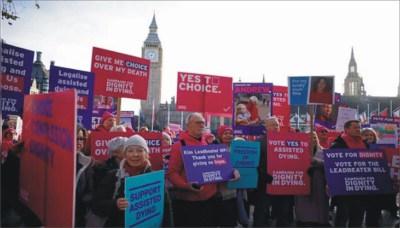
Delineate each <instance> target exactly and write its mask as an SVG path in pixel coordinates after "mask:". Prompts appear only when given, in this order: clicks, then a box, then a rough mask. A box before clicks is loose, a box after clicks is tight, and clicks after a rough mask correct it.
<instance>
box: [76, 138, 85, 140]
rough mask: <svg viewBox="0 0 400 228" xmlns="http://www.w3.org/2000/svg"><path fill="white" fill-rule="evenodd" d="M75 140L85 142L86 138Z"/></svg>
mask: <svg viewBox="0 0 400 228" xmlns="http://www.w3.org/2000/svg"><path fill="white" fill-rule="evenodd" d="M76 140H78V141H85V140H86V138H76Z"/></svg>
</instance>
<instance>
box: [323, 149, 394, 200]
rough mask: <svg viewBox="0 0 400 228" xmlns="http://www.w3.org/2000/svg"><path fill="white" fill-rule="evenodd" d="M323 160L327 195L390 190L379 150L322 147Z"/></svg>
mask: <svg viewBox="0 0 400 228" xmlns="http://www.w3.org/2000/svg"><path fill="white" fill-rule="evenodd" d="M324 161H325V174H326V180H327V182H328V186H329V193H330V195H367V194H391V193H393V189H392V181H391V178H390V174H389V168H388V163H387V160H386V158H385V154H384V152H383V151H382V150H371V149H370V150H368V149H351V150H349V149H340V150H338V149H334V150H324Z"/></svg>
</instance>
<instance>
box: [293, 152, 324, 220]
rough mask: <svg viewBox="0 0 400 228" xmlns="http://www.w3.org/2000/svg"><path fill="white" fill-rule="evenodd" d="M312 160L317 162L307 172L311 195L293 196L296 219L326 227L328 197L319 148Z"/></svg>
mask: <svg viewBox="0 0 400 228" xmlns="http://www.w3.org/2000/svg"><path fill="white" fill-rule="evenodd" d="M314 158H315V159H316V160H317V161H316V164H314V165H313V166H311V167H310V169H309V170H308V171H309V172H308V174H309V175H310V176H311V193H310V195H297V196H295V201H294V202H295V213H296V219H297V220H298V221H300V222H313V223H318V224H321V225H322V224H325V225H326V224H328V223H329V196H328V195H327V194H326V191H325V185H326V179H325V172H324V160H323V154H322V149H321V148H318V149H317V150H316V153H315V155H314ZM305 209H306V210H305Z"/></svg>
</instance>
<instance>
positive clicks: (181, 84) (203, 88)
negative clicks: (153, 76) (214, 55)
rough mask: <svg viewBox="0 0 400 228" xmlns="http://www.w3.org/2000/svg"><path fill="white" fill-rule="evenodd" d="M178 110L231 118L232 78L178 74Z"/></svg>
mask: <svg viewBox="0 0 400 228" xmlns="http://www.w3.org/2000/svg"><path fill="white" fill-rule="evenodd" d="M176 110H178V111H193V112H202V113H204V112H208V113H214V114H216V115H218V114H228V115H229V116H231V113H232V78H229V77H221V76H214V75H205V74H197V73H185V72H178V86H177V102H176ZM228 115H227V116H228Z"/></svg>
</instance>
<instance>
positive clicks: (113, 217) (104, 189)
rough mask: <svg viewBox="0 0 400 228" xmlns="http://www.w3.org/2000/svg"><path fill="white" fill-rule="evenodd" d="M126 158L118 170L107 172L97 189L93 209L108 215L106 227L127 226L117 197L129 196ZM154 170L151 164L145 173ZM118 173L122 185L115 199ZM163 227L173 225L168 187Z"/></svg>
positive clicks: (165, 197)
mask: <svg viewBox="0 0 400 228" xmlns="http://www.w3.org/2000/svg"><path fill="white" fill-rule="evenodd" d="M125 162H126V160H125V159H123V160H122V161H121V164H120V167H119V169H118V170H112V171H110V172H108V173H107V175H106V176H105V178H104V179H103V180H102V181H101V182H100V184H99V186H98V188H97V189H96V193H95V198H94V201H93V204H92V210H93V212H94V213H95V214H96V215H99V216H103V217H108V220H107V222H106V224H105V225H104V226H105V227H124V226H125V211H122V210H120V209H118V207H117V199H118V198H127V197H126V196H125V178H126V177H129V174H128V173H127V172H126V171H125V169H124V165H125ZM150 172H152V170H151V168H150V165H148V166H147V167H146V168H145V170H144V173H150ZM118 175H120V177H121V185H120V187H119V189H118V193H117V196H116V197H115V199H113V198H112V197H113V194H114V190H115V184H116V183H117V181H118ZM128 209H129V208H127V210H128ZM162 226H163V227H172V226H173V219H172V206H171V200H170V198H169V194H168V191H167V188H164V215H163V222H162Z"/></svg>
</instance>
